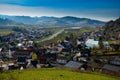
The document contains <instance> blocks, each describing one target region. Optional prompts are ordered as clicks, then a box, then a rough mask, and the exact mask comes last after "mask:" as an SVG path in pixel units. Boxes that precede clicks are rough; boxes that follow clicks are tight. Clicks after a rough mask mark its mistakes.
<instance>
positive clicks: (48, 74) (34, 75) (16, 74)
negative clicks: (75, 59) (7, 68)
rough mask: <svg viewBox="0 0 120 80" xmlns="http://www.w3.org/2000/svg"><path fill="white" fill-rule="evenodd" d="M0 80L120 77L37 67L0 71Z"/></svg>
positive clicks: (67, 79) (111, 79)
mask: <svg viewBox="0 0 120 80" xmlns="http://www.w3.org/2000/svg"><path fill="white" fill-rule="evenodd" d="M0 80H120V78H114V77H110V76H108V75H103V74H96V73H94V74H93V73H91V74H88V73H80V72H73V71H71V70H68V69H39V70H38V69H36V70H23V71H12V72H8V73H0Z"/></svg>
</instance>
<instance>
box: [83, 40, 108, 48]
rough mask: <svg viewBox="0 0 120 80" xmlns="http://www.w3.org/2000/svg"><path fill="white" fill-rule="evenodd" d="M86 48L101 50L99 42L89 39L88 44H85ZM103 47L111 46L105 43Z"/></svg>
mask: <svg viewBox="0 0 120 80" xmlns="http://www.w3.org/2000/svg"><path fill="white" fill-rule="evenodd" d="M85 44H86V46H87V47H90V48H94V47H96V48H99V41H95V40H94V39H88V40H87V41H86V42H85ZM103 45H104V46H109V43H108V42H107V41H103Z"/></svg>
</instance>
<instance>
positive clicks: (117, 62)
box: [110, 57, 120, 66]
mask: <svg viewBox="0 0 120 80" xmlns="http://www.w3.org/2000/svg"><path fill="white" fill-rule="evenodd" d="M110 64H113V65H116V66H120V57H115V59H114V60H111V61H110Z"/></svg>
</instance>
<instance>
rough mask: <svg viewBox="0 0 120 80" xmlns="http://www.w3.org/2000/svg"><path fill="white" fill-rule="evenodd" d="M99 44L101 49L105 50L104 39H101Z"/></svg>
mask: <svg viewBox="0 0 120 80" xmlns="http://www.w3.org/2000/svg"><path fill="white" fill-rule="evenodd" d="M98 44H99V48H100V49H104V45H103V38H102V37H100V38H99V43H98Z"/></svg>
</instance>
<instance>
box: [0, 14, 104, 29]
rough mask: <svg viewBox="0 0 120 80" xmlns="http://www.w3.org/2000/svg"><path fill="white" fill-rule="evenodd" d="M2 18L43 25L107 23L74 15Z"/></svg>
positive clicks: (65, 25) (96, 24) (80, 25)
mask: <svg viewBox="0 0 120 80" xmlns="http://www.w3.org/2000/svg"><path fill="white" fill-rule="evenodd" d="M0 18H3V19H5V18H7V19H9V20H12V21H15V22H17V23H24V24H29V25H38V26H41V27H100V26H103V25H104V24H105V22H103V21H98V20H92V19H89V18H78V17H72V16H65V17H61V18H58V17H47V16H42V17H30V16H8V15H0Z"/></svg>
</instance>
